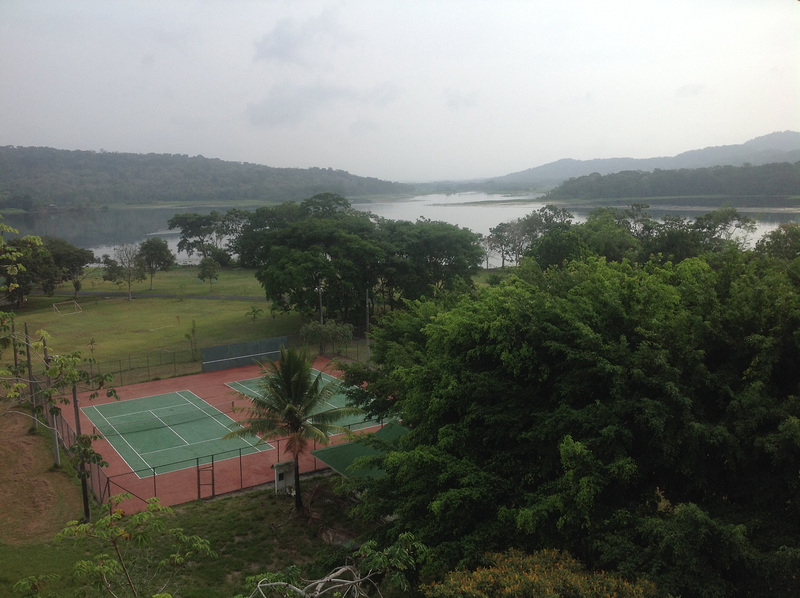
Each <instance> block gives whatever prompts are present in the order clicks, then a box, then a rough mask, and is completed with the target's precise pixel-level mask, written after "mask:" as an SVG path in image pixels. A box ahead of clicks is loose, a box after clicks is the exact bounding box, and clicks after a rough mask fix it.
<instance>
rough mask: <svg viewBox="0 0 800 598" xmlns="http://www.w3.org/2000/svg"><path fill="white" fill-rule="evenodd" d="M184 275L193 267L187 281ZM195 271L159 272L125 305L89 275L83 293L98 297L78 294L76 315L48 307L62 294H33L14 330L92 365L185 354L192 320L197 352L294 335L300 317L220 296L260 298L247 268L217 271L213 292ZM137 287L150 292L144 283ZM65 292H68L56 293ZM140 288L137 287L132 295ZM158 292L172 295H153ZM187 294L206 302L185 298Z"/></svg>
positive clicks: (262, 303) (68, 307)
mask: <svg viewBox="0 0 800 598" xmlns="http://www.w3.org/2000/svg"><path fill="white" fill-rule="evenodd" d="M191 270H194V274H193V276H192V275H191V274H192V272H191ZM187 271H189V272H188V273H187ZM196 271H197V270H196V268H195V269H190V268H181V269H179V270H176V271H175V272H160V273H158V274H157V275H156V278H155V280H154V285H153V287H154V288H153V291H152V293H150V292H149V291H147V292H146V293H147V295H151V296H149V297H145V296H140V297H139V298H135V299H133V300H132V301H129V300H128V299H127V298H124V297H117V296H111V295H103V294H102V293H103V291H105V292H111V291H118V290H119V287H118V286H117V285H114V284H112V283H109V282H103V281H102V280H100V281H98V280H97V279H94V278H89V279H86V280H85V281H84V289H85V290H87V291H92V290H93V291H97V293H92V294H91V295H82V296H79V298H78V304H79V305H80V308H81V311H80V313H72V312H73V307H72V306H71V305H69V304H62V305H59V309H60V311H61V315H59V313H58V312H56V311H55V310H54V309H53V303H54V302H55V303H58V302H63V301H65V300H67V299H69V298H68V297H65V296H60V295H59V296H54V297H42V296H34V297H31V298H30V299H29V301H28V303H27V305H26V307H25V308H24V309H22V310H19V311H17V312H16V326H17V327H18V329H20V330H21V329H22V327H23V326H24V324H26V323H27V325H28V333H29V334H30V335H31V336H37V334H38V331H39V330H46V331H47V333H48V334H49V335H50V336H51V340H49V341H48V348H49V350H50V352H51V353H64V352H69V351H76V350H77V351H81V353H83V354H84V355H85V356H87V357H90V356H93V357H94V358H95V359H96V360H97V361H104V360H109V359H116V358H120V357H123V356H126V355H129V354H134V353H142V352H150V351H158V350H162V349H163V350H166V351H187V350H190V349H191V343H190V341H189V340H188V339H187V338H186V335H191V333H192V322H194V323H195V336H196V341H197V347H209V346H214V345H221V344H226V343H235V342H242V341H249V340H255V339H261V338H267V337H272V336H280V335H284V334H289V333H293V332H297V330H298V328H299V326H300V318H299V316H297V315H296V314H282V313H274V314H273V313H272V312H271V310H270V307H271V305H270V303H269V302H267V301H266V300H265V299H263V298H257V299H256V298H254V299H252V300H249V299H248V300H239V299H228V298H226V297H231V296H237V297H239V296H247V297H250V296H253V297H259V296H260V297H263V289H261V286H260V285H259V283H258V281H257V280H256V279H255V277H254V276H253V271H252V270H249V271H246V270H233V271H223V272H221V273H220V280H219V282H218V283H215V284H214V289H213V293H210V292H209V285H208V283H205V284H203V283H201V282H200V281H199V280H196V277H197V274H196ZM139 284H140V285H143V286H145V287H149V282H148V283H146V284H145V283H139ZM64 290H68V289H67V288H66V287H64V288H62V289H61V291H62V292H63V291H64ZM141 291H142V289H141V287H139V290H138V291H136V292H141ZM162 294H163V295H171V296H167V297H158V296H156V295H162ZM190 295H192V296H196V295H201V296H202V295H205V296H207V298H193V297H191V298H190V297H189V296H190ZM251 307H255V308H256V309H260V310H262V311H261V313H260V314H259V315H258V316H257V317H256V319H255V321H254V320H253V318H252V317H251V316H249V315H247V314H248V313H249V312H250V311H251ZM273 316H274V317H273Z"/></svg>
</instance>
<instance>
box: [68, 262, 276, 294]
mask: <svg viewBox="0 0 800 598" xmlns="http://www.w3.org/2000/svg"><path fill="white" fill-rule="evenodd" d="M197 273H198V267H197V266H180V267H178V268H175V269H174V270H170V271H169V272H158V273H156V275H155V277H154V278H153V290H152V291H151V290H150V277H149V276H148V277H147V279H146V280H144V281H140V282H136V283H134V284H133V285H132V286H131V290H132V291H133V292H134V293H145V294H152V295H159V294H170V295H184V296H185V295H208V296H211V295H221V296H227V297H230V296H247V297H260V298H262V301H263V297H264V289H263V288H262V287H261V284H260V283H259V282H258V280H256V277H255V270H252V269H245V268H230V269H225V270H221V271H220V273H219V279H218V280H216V281H214V284H213V285H209V283H208V282H203V281H201V280H200V279H199V278H197ZM81 290H83V291H93V292H116V291H127V290H128V287H127V285H124V286H119V285H117V284H115V283H113V282H109V281H107V280H103V268H102V267H98V268H92V269H90V271H89V275H88V276H87V277H86V278H85V279H84V281H83V288H82V289H81ZM60 292H66V293H71V292H72V285H67V286H65V287H63V288H62V289H61V291H60Z"/></svg>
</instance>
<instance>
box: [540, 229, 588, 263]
mask: <svg viewBox="0 0 800 598" xmlns="http://www.w3.org/2000/svg"><path fill="white" fill-rule="evenodd" d="M589 253H590V249H589V247H588V245H586V243H585V242H584V240H583V239H582V238H581V236H580V234H578V232H577V231H575V230H572V229H568V230H563V229H556V230H554V231H552V232H550V233H548V234H546V235H543V236H542V237H540V238H539V239H537V240H536V241H534V242H533V243H531V246H530V247H529V248H528V250H527V251H526V253H525V255H526V256H528V257H532V258H533V259H535V260H536V262H537V263H538V264H539V266H541V267H542V269H546V268H549V267H550V266H561V265H562V264H565V263H568V262H570V261H572V260H580V259H581V258H584V257H586V256H587V255H589Z"/></svg>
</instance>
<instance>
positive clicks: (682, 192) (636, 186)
mask: <svg viewBox="0 0 800 598" xmlns="http://www.w3.org/2000/svg"><path fill="white" fill-rule="evenodd" d="M709 195H723V196H727V197H737V196H738V197H792V196H800V162H795V163H794V164H790V163H788V162H782V163H775V164H764V165H762V166H739V167H736V166H715V167H713V168H693V169H689V168H682V169H679V170H654V171H653V172H643V171H641V170H626V171H623V172H618V173H616V174H608V175H601V174H598V173H593V174H590V175H588V176H581V177H577V178H572V179H569V180H568V181H565V182H564V183H562V184H561V185H559V186H558V187H556V188H555V189H553V190H552V191H550V192H549V193H548V194H547V195H546V196H545V197H546V198H547V199H623V198H626V199H627V198H648V197H649V198H653V197H698V196H709Z"/></svg>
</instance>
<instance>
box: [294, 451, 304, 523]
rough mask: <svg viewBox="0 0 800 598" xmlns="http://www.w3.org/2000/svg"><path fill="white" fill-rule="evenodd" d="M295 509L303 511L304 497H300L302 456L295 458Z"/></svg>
mask: <svg viewBox="0 0 800 598" xmlns="http://www.w3.org/2000/svg"><path fill="white" fill-rule="evenodd" d="M294 509H295V511H297V512H298V513H300V512H301V511H302V510H303V497H302V496H300V455H295V456H294Z"/></svg>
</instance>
